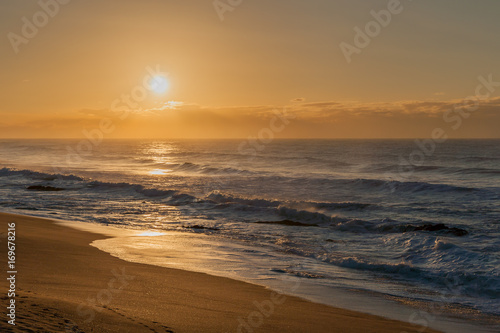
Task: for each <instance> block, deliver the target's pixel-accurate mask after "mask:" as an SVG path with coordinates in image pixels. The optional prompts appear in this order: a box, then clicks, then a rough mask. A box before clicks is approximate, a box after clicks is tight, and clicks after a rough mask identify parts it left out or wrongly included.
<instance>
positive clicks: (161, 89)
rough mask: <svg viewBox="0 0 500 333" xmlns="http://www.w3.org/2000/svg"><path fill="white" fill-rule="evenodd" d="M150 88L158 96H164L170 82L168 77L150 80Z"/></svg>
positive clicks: (154, 77) (155, 77) (157, 77)
mask: <svg viewBox="0 0 500 333" xmlns="http://www.w3.org/2000/svg"><path fill="white" fill-rule="evenodd" d="M149 87H150V89H151V91H153V92H155V93H157V94H164V93H165V92H166V91H167V90H168V87H169V82H168V80H167V78H166V77H164V76H162V75H156V76H153V77H152V78H151V80H149Z"/></svg>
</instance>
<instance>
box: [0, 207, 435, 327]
mask: <svg viewBox="0 0 500 333" xmlns="http://www.w3.org/2000/svg"><path fill="white" fill-rule="evenodd" d="M8 223H15V224H16V241H15V242H16V271H17V274H16V281H15V282H16V283H15V284H16V298H15V300H16V303H15V304H16V318H15V323H16V325H15V326H12V325H9V324H8V323H7V321H8V320H9V318H8V317H7V316H6V312H5V311H2V312H3V313H4V315H3V318H2V320H1V321H0V331H2V332H21V331H22V332H176V333H177V332H245V333H246V332H394V333H401V332H404V331H406V332H415V331H416V328H417V327H414V326H412V325H410V324H408V323H404V322H398V321H394V320H389V319H385V318H381V317H376V316H372V315H367V314H362V313H357V312H353V311H348V310H344V309H339V308H333V307H329V306H326V305H321V304H315V303H312V302H308V301H305V300H302V299H300V298H297V297H291V296H284V295H278V294H276V293H274V292H272V291H270V290H268V289H265V288H263V287H260V286H256V285H252V284H248V283H244V282H239V281H235V280H231V279H226V278H221V277H214V276H210V275H207V274H202V273H195V272H188V271H182V270H176V269H168V268H163V267H157V266H152V265H144V264H137V263H130V262H126V261H123V260H120V259H118V258H115V257H112V256H111V255H109V254H107V253H104V252H101V251H100V250H98V249H96V248H94V247H92V246H90V245H89V244H90V243H91V242H92V241H94V240H96V239H103V238H106V236H103V235H99V234H94V233H89V232H84V231H79V230H74V229H72V228H68V227H65V226H61V225H59V224H55V223H53V222H52V221H50V220H47V219H40V218H33V217H26V216H19V215H12V214H0V225H1V230H0V232H1V238H0V240H1V248H2V250H1V256H0V265H1V267H3V270H4V275H5V274H7V270H8V269H7V244H6V243H7V237H6V236H7V229H8ZM7 283H8V281H7V280H6V279H2V283H1V288H2V290H3V291H4V292H3V295H0V299H1V300H2V301H1V302H2V307H3V308H4V309H5V307H7V306H8V302H9V301H10V300H9V298H8V297H7V290H8V289H9V285H8V284H7ZM427 332H435V331H432V330H430V329H429V330H427Z"/></svg>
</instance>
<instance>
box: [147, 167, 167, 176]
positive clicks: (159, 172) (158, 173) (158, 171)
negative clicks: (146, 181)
mask: <svg viewBox="0 0 500 333" xmlns="http://www.w3.org/2000/svg"><path fill="white" fill-rule="evenodd" d="M170 172H172V170H170V169H155V170H152V171H150V172H149V174H150V175H155V176H161V175H166V174H167V173H170Z"/></svg>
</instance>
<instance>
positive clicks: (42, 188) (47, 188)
mask: <svg viewBox="0 0 500 333" xmlns="http://www.w3.org/2000/svg"><path fill="white" fill-rule="evenodd" d="M26 189H27V190H28V191H43V192H55V191H64V190H65V189H64V188H60V187H53V186H43V185H32V186H28V187H27V188H26Z"/></svg>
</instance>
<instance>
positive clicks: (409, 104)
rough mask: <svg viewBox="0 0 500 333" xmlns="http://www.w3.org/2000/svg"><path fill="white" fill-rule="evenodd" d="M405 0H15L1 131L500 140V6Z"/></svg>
mask: <svg viewBox="0 0 500 333" xmlns="http://www.w3.org/2000/svg"><path fill="white" fill-rule="evenodd" d="M57 1H59V2H57ZM394 1H396V0H387V1H379V0H376V1H375V0H374V1H369V2H367V1H361V0H349V1H347V0H339V1H332V0H321V1H320V0H311V1H303V0H289V1H269V0H252V1H242V2H241V4H240V5H236V6H230V5H229V4H228V3H229V2H228V1H227V0H221V1H219V2H218V5H219V7H217V8H215V7H214V4H213V2H212V1H189V2H188V1H183V2H180V1H169V0H162V1H160V0H145V1H132V0H121V1H118V0H109V1H97V0H85V1H81V0H80V1H78V0H72V1H69V0H40V1H39V2H36V1H20V0H6V1H2V2H1V3H0V16H1V17H0V32H2V33H3V34H4V38H3V39H2V41H1V42H0V50H1V53H0V57H1V66H2V71H1V75H0V88H1V95H0V96H1V97H0V115H1V116H2V117H1V119H0V137H3V138H23V137H29V138H34V137H44V138H49V137H50V138H52V137H57V138H64V137H82V136H85V133H87V134H88V133H91V132H92V131H93V130H98V129H99V126H100V123H101V122H102V121H103V119H104V121H105V122H106V124H109V125H110V126H111V127H112V130H110V131H108V132H107V133H105V136H106V137H109V138H138V137H141V138H142V137H145V138H153V137H154V138H162V137H164V138H242V137H247V136H249V135H258V133H260V132H261V131H262V130H263V129H266V128H270V127H272V124H271V122H272V121H273V118H274V117H276V116H275V111H273V110H280V112H283V110H286V112H287V115H288V116H289V121H288V120H287V121H286V122H285V123H286V124H285V125H286V126H285V127H284V128H283V129H282V130H279V131H277V130H275V131H273V135H274V136H275V137H287V138H292V137H297V138H399V137H405V138H408V137H428V136H430V135H431V133H432V131H433V129H434V128H442V129H443V130H445V132H446V133H447V135H448V136H449V137H467V138H470V137H482V138H488V137H500V135H499V133H500V131H498V128H499V127H500V126H499V125H500V98H499V96H500V94H499V92H500V66H499V60H498V59H499V54H500V52H499V51H500V43H498V35H500V22H499V21H498V18H497V15H498V12H499V10H500V2H498V1H495V0H484V1H482V2H481V5H480V6H479V5H477V3H474V2H472V1H466V0H454V1H451V0H443V1H439V2H436V1H430V0H422V1H418V2H417V1H413V2H410V1H409V0H401V1H400V3H399V5H397V6H396V4H395V3H392V4H391V2H394ZM232 3H235V2H232ZM391 6H392V7H391ZM44 8H45V9H44ZM391 8H392V10H393V13H391V11H390V9H391ZM373 13H375V16H374V14H373ZM383 13H390V19H389V21H390V22H387V21H386V22H385V23H387V24H385V23H384V24H382V23H377V22H378V21H376V18H375V17H376V16H378V17H379V19H380V18H382V20H383V19H384V18H385V19H386V20H387V17H385V16H384V14H383ZM221 18H223V20H221ZM370 22H372V23H370ZM367 24H368V25H370V24H371V28H374V29H378V30H379V31H375V33H374V32H373V31H372V32H371V34H373V36H372V37H370V36H368V39H369V44H368V43H365V44H368V45H361V44H359V42H360V39H359V38H360V37H359V36H358V37H357V38H358V39H356V34H357V32H356V31H358V30H355V28H356V27H358V28H360V29H361V31H365V33H366V25H367ZM374 24H375V25H374ZM377 24H378V28H377V26H376V25H377ZM30 25H31V26H30ZM383 25H385V26H383ZM30 28H31V30H30ZM365 38H366V36H365ZM356 41H357V42H358V44H356ZM361 41H363V38H361ZM364 42H366V40H364ZM341 45H344V52H343V48H342V47H341ZM345 45H350V46H352V47H354V48H356V49H357V51H356V52H354V53H352V54H350V55H349V56H348V57H346V54H345ZM361 46H362V47H361ZM351 50H352V49H351ZM348 58H349V59H348ZM147 68H149V69H150V70H149V71H148V70H147ZM151 71H158V72H161V73H162V75H163V76H165V77H166V78H167V80H168V81H169V89H168V90H167V91H166V92H165V93H158V92H155V91H152V90H151V89H150V87H149V86H148V85H147V84H148V83H150V78H151V74H150V72H151ZM480 77H482V79H479V78H480ZM488 81H489V82H490V83H489V84H488ZM485 82H486V83H485ZM496 82H499V83H498V84H496ZM481 85H482V87H480V86H481ZM146 88H148V89H146ZM476 90H477V91H476ZM478 91H479V95H478V96H479V97H480V98H478V99H476V100H477V102H479V104H478V105H477V107H474V109H473V110H472V109H471V108H469V109H467V107H463V106H462V107H459V106H460V105H461V104H462V101H463V100H464V99H466V98H469V97H470V96H473V97H475V96H476V95H477V94H478ZM134 95H135V96H136V97H137V96H139V95H140V97H141V98H139V99H138V98H134V97H133V96H134ZM127 96H129V97H127ZM127 98H128V100H129V103H128V106H125V105H126V103H125V102H123V101H124V100H126V99H127ZM117 101H118V102H117ZM125 108H126V110H127V111H126V116H123V113H124V109H125ZM120 110H121V111H120ZM471 110H472V111H471ZM274 124H275V126H274V128H275V129H276V128H280V129H281V127H280V126H278V125H276V124H277V122H275V123H274Z"/></svg>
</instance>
